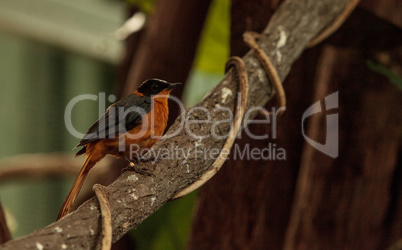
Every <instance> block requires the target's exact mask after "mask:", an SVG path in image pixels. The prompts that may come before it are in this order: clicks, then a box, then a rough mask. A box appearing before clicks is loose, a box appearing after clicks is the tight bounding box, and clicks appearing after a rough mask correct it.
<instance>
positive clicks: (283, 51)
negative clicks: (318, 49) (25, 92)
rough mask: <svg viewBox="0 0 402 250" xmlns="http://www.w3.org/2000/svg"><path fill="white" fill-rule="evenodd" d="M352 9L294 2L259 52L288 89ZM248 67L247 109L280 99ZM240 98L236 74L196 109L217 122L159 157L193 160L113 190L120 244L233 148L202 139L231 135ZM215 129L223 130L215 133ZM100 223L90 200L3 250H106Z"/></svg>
mask: <svg viewBox="0 0 402 250" xmlns="http://www.w3.org/2000/svg"><path fill="white" fill-rule="evenodd" d="M347 2H348V1H347V0H321V1H316V0H288V1H285V2H284V3H283V4H282V5H281V6H280V7H279V8H278V9H277V11H276V12H275V14H274V15H273V16H272V18H271V20H270V22H269V23H268V26H267V28H266V29H265V30H264V32H263V33H262V34H261V38H260V40H259V46H260V47H261V48H262V49H263V50H264V52H265V53H266V54H267V55H269V57H270V60H271V62H272V63H273V64H274V67H275V68H276V69H277V72H278V75H279V77H280V79H281V81H283V80H284V78H285V77H286V75H287V74H288V72H289V70H290V68H291V66H292V64H293V62H294V61H295V60H296V59H297V58H298V57H299V56H300V54H301V53H302V51H303V50H304V49H305V47H306V45H307V44H308V43H309V41H310V40H311V39H312V38H314V37H315V36H316V35H317V34H318V33H320V31H321V30H323V29H324V28H325V27H326V26H329V25H330V23H331V22H332V21H333V20H334V19H335V18H336V16H337V15H339V13H341V12H342V10H343V9H344V8H345V6H346V4H347ZM243 60H244V61H245V64H246V68H247V71H248V74H249V101H248V104H247V108H251V107H254V106H259V107H261V106H263V105H265V103H266V102H267V101H268V100H269V99H271V98H272V96H273V95H274V93H273V88H272V86H271V84H270V83H269V82H268V80H267V78H266V75H265V72H264V70H263V69H262V68H261V65H260V63H259V61H258V59H257V58H256V57H255V56H254V55H253V53H252V52H248V53H247V54H246V55H245V56H244V57H243ZM237 91H238V82H237V77H236V75H235V74H234V71H233V70H231V71H229V72H228V73H227V74H226V75H225V77H224V79H223V80H222V81H221V82H220V83H219V84H218V85H217V86H216V87H215V88H214V89H213V90H212V91H211V92H210V93H209V94H207V96H206V97H204V99H203V100H202V101H201V102H200V103H198V104H197V105H196V106H197V107H202V108H206V109H207V110H211V111H212V110H214V112H210V115H211V116H210V118H211V122H210V123H202V124H200V123H196V124H194V123H193V124H189V123H187V127H188V130H186V129H181V130H179V132H178V134H176V135H174V136H173V137H171V138H168V139H167V138H166V137H164V138H163V139H162V140H161V141H159V142H158V143H157V144H156V145H155V147H154V150H155V151H156V152H160V151H159V150H166V149H170V150H172V149H175V147H178V148H179V149H184V150H183V151H184V152H185V153H187V152H188V153H189V155H188V157H187V158H183V157H180V156H179V157H167V158H166V159H163V160H162V159H158V160H157V162H156V165H153V164H152V162H147V163H141V165H139V167H140V168H149V169H153V173H154V176H139V175H138V174H135V173H130V172H126V173H124V174H122V176H121V177H119V178H118V179H117V180H116V181H115V182H114V183H113V184H111V185H110V186H108V187H107V188H106V192H107V193H108V194H109V202H110V208H111V214H112V223H113V225H112V226H113V241H116V240H118V239H119V238H121V237H122V236H123V235H124V234H126V233H127V232H128V231H129V230H131V229H133V228H136V227H137V226H138V225H139V224H140V223H141V222H142V221H143V220H144V219H145V218H147V217H148V216H149V215H151V214H152V213H154V212H155V211H156V210H157V209H159V208H160V207H161V206H162V205H163V204H164V203H166V202H167V201H168V200H170V198H171V197H172V196H173V195H174V194H175V193H176V192H177V191H179V190H181V189H183V188H185V187H187V186H188V185H190V184H191V183H192V182H194V181H196V180H197V179H199V178H200V176H202V174H203V173H204V172H205V171H206V170H207V169H208V168H209V166H210V165H211V164H212V163H213V162H214V158H213V157H200V155H197V152H198V150H201V151H203V150H205V149H213V148H216V149H218V150H220V149H221V148H222V146H223V144H224V142H225V140H224V139H222V140H217V139H214V138H213V137H211V136H209V137H208V136H207V137H205V138H202V136H204V135H210V134H211V129H215V132H216V133H217V134H219V135H225V134H226V135H227V133H228V131H229V129H230V123H224V122H222V121H224V120H225V119H229V114H228V112H226V111H222V110H219V109H218V110H217V108H218V107H228V108H230V109H231V110H233V109H234V107H235V101H236V93H237ZM206 118H207V115H206V113H205V112H204V111H202V110H200V109H199V110H197V111H194V112H190V113H188V114H187V113H186V114H185V115H182V116H180V117H179V118H178V119H177V120H176V121H175V123H174V124H173V125H172V127H171V128H170V129H169V131H168V132H167V135H172V134H173V133H174V131H176V130H177V129H178V128H179V127H180V122H181V121H191V120H205V119H206ZM219 122H220V123H219ZM214 123H215V124H219V125H218V126H216V127H213V126H212V124H214ZM188 132H191V133H192V135H190V133H188ZM194 134H195V135H197V136H194ZM187 150H188V151H187ZM183 151H179V153H180V152H183ZM175 156H178V155H175ZM203 156H204V155H203ZM100 216H101V215H100V209H99V203H98V202H97V201H96V199H95V198H94V199H90V200H89V201H87V202H86V203H84V204H83V205H82V206H81V207H79V208H78V209H77V210H76V211H75V212H73V213H71V214H69V215H67V216H66V217H64V218H63V219H61V220H59V221H57V222H55V223H53V224H51V225H49V226H47V227H46V228H44V229H41V230H38V231H36V232H34V233H32V234H30V235H28V236H26V237H23V238H20V239H17V240H13V241H9V242H7V243H6V244H4V245H3V246H2V247H4V249H27V248H30V249H32V248H34V247H35V246H36V245H35V244H37V243H40V244H41V245H43V246H44V247H45V248H48V249H60V248H61V246H63V247H66V248H77V247H78V248H97V249H99V248H100V247H101V237H100V236H101V232H102V226H101V221H100Z"/></svg>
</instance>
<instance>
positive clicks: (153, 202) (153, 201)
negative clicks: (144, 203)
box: [151, 197, 156, 207]
mask: <svg viewBox="0 0 402 250" xmlns="http://www.w3.org/2000/svg"><path fill="white" fill-rule="evenodd" d="M155 201H156V198H155V197H152V198H151V207H152V206H153V205H154V204H155Z"/></svg>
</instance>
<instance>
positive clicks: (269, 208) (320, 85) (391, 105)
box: [189, 1, 402, 249]
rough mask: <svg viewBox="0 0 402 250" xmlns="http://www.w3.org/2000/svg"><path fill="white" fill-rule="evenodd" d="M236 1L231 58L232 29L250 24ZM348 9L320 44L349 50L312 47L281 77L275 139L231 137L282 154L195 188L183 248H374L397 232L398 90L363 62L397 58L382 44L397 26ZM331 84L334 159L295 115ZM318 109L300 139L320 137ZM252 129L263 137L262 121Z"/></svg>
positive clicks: (234, 165)
mask: <svg viewBox="0 0 402 250" xmlns="http://www.w3.org/2000/svg"><path fill="white" fill-rule="evenodd" d="M242 4H243V6H242ZM242 4H241V3H240V4H239V3H237V1H233V4H232V34H234V35H235V36H237V39H232V43H231V44H232V54H233V55H237V54H238V53H239V52H237V50H239V51H242V50H244V46H243V45H242V44H241V43H239V39H238V37H240V34H241V33H242V31H241V29H242V28H239V27H243V31H244V30H245V29H250V28H248V27H247V25H250V23H252V24H254V22H253V21H252V20H253V19H252V18H251V17H250V16H253V14H250V13H248V12H247V11H248V10H249V9H251V7H247V6H244V5H250V6H254V5H253V3H252V2H250V1H249V2H244V3H242ZM257 6H258V5H257ZM266 8H268V7H266ZM256 9H257V10H255V11H256V12H255V13H258V10H259V9H260V8H256ZM356 12H357V13H354V14H353V16H352V17H351V18H350V21H347V22H346V24H345V26H344V27H342V28H341V29H340V30H339V31H338V32H337V33H336V34H335V35H334V36H332V37H331V39H330V41H329V43H331V44H334V45H336V46H341V47H350V48H349V49H341V48H336V47H333V46H325V45H324V46H319V47H317V48H314V49H311V50H309V51H307V52H305V53H304V54H303V56H302V57H301V58H300V60H299V61H298V62H297V63H296V64H295V65H293V67H292V71H291V72H290V74H289V76H288V78H287V79H286V81H285V82H284V87H285V90H286V93H287V99H288V104H287V111H286V113H285V115H284V116H283V118H281V119H280V121H279V123H278V127H279V132H278V136H277V137H278V138H277V139H270V140H262V141H255V140H251V139H249V138H243V139H242V140H240V141H237V142H236V143H237V144H238V145H239V147H240V148H244V147H245V146H246V145H251V146H252V147H259V148H261V147H267V145H270V144H271V145H272V144H273V143H275V144H276V146H277V148H279V147H282V148H284V149H285V150H286V153H287V159H286V161H278V160H276V161H275V160H274V161H272V160H271V161H261V160H260V161H254V160H249V161H245V160H234V159H232V158H231V159H230V160H228V161H227V162H226V164H225V165H226V166H225V167H223V168H222V170H221V171H220V173H218V174H217V176H216V177H215V178H214V179H212V180H211V181H210V182H209V183H207V184H206V185H205V186H204V187H203V188H201V191H200V194H199V197H198V202H197V208H196V213H195V217H194V221H193V225H192V231H191V238H190V242H189V248H190V249H198V248H202V249H207V248H213V249H234V248H235V249H239V248H247V249H281V248H285V249H324V248H325V249H377V248H381V249H383V248H386V247H389V246H390V245H391V244H392V243H393V242H395V241H396V240H397V239H398V237H400V236H401V235H402V231H401V230H402V206H401V204H402V201H401V200H402V197H401V195H400V194H401V190H402V189H401V186H402V184H401V181H400V180H401V164H400V163H399V165H397V163H396V160H397V156H398V152H397V151H398V138H399V136H400V127H401V123H402V117H401V115H400V112H399V110H400V108H401V103H400V101H399V102H398V100H401V92H400V91H398V90H397V88H396V87H395V86H392V85H391V84H390V83H389V80H388V79H386V78H384V77H382V76H380V75H378V74H377V73H374V72H372V71H370V70H369V69H368V67H367V64H366V63H367V59H371V60H375V58H376V57H375V56H374V53H377V54H376V55H377V56H378V51H379V50H382V51H383V53H380V55H382V57H387V56H388V57H392V55H394V57H397V56H396V55H397V53H396V52H395V51H394V52H389V51H386V52H384V50H385V49H388V48H395V47H397V46H400V45H401V32H398V29H396V28H395V27H392V25H389V24H387V23H386V22H384V21H382V20H379V19H378V18H374V17H373V16H372V15H370V14H368V13H367V12H366V11H363V10H358V11H356ZM241 15H245V16H249V18H244V17H242V16H241ZM256 16H258V14H256ZM259 18H261V17H259ZM239 23H241V24H239ZM247 23H249V24H247ZM233 29H235V30H233ZM251 29H253V30H258V27H255V26H254V27H253V28H251ZM378 37H381V39H378ZM323 48H324V51H323V52H322V49H323ZM384 53H385V54H384ZM399 58H400V57H399ZM395 61H397V59H395ZM399 62H400V61H399ZM394 64H395V63H394ZM334 91H339V96H340V100H339V109H338V110H335V112H336V111H338V112H339V119H340V131H339V134H340V136H339V138H340V142H339V149H340V156H339V157H338V158H337V159H334V160H333V159H332V158H330V157H328V156H326V155H324V154H323V153H321V152H319V151H317V150H316V149H314V148H312V147H311V145H310V144H308V143H306V142H305V140H304V138H303V136H302V134H301V121H302V115H303V113H304V111H306V110H307V108H308V107H309V106H310V105H312V104H313V103H315V102H316V101H319V100H321V101H323V100H324V97H325V96H327V95H329V94H331V93H333V92H334ZM314 93H315V94H314ZM313 94H314V96H313ZM324 107H325V106H324ZM338 112H337V113H338ZM332 113H334V111H332ZM330 114H331V113H330ZM325 115H326V113H325V112H322V113H321V114H320V115H315V116H312V117H311V118H310V119H308V123H307V124H308V133H307V136H309V137H310V138H313V139H314V140H316V141H319V142H321V143H325V136H326V134H325V131H326V123H325ZM251 130H252V131H253V133H254V134H263V133H264V132H267V131H270V127H267V126H266V125H258V126H254V127H253V128H252V129H251ZM232 153H233V150H232ZM299 166H300V170H299ZM397 166H398V167H397ZM296 183H297V184H296ZM295 187H296V188H297V189H296V191H295ZM294 193H295V199H293V195H294Z"/></svg>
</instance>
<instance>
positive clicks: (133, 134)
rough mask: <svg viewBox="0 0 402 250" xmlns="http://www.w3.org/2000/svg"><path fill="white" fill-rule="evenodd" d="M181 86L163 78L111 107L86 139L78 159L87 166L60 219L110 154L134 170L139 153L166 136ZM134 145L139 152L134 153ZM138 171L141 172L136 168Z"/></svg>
mask: <svg viewBox="0 0 402 250" xmlns="http://www.w3.org/2000/svg"><path fill="white" fill-rule="evenodd" d="M179 85H181V83H169V82H167V81H164V80H160V79H156V78H154V79H149V80H146V81H144V82H143V83H142V84H141V85H140V86H139V87H138V89H137V90H136V91H134V92H133V93H131V94H130V95H128V96H126V97H124V98H123V99H121V100H119V101H117V102H115V103H114V104H112V105H110V106H109V107H108V108H107V110H106V112H105V113H104V114H103V115H102V116H101V117H100V118H99V120H97V121H96V122H95V123H94V124H93V125H92V126H91V127H90V128H89V129H88V132H87V133H86V134H85V135H84V136H83V138H82V139H81V141H80V142H79V144H78V145H77V146H76V147H82V148H81V149H80V150H79V151H78V152H77V153H76V154H75V157H77V156H80V155H82V154H85V158H86V160H85V163H84V165H83V166H82V168H81V170H80V172H79V174H78V176H77V178H76V179H75V181H74V183H73V186H72V188H71V190H70V192H69V193H68V195H67V198H66V200H65V201H64V203H63V206H62V207H61V210H60V213H59V215H58V217H57V220H59V219H61V218H62V217H64V216H65V215H67V214H68V213H69V212H70V209H71V207H72V205H73V203H74V201H75V199H76V197H77V196H78V193H79V192H80V190H81V187H82V185H83V184H84V181H85V179H86V177H87V176H88V174H89V171H90V170H91V169H92V167H93V166H95V164H96V163H98V162H99V161H100V160H102V159H103V158H104V157H105V156H106V155H111V156H115V157H118V158H125V159H127V160H128V161H129V162H130V165H131V166H132V167H134V164H133V161H135V162H137V161H138V158H139V157H140V155H139V153H138V152H139V150H138V149H142V150H148V149H150V148H151V147H152V146H153V145H154V144H155V143H156V142H157V141H158V140H159V139H160V137H161V136H162V135H163V133H164V131H165V128H166V125H167V121H168V115H169V108H168V98H169V94H170V92H171V91H172V90H173V89H175V88H177V87H178V86H179ZM131 145H135V146H136V148H137V150H136V151H135V152H132V150H130V149H131V148H130V147H131ZM133 170H134V171H138V169H136V168H133Z"/></svg>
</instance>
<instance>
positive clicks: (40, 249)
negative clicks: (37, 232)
mask: <svg viewBox="0 0 402 250" xmlns="http://www.w3.org/2000/svg"><path fill="white" fill-rule="evenodd" d="M35 246H36V249H38V250H42V249H43V245H42V244H40V242H36V243H35Z"/></svg>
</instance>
